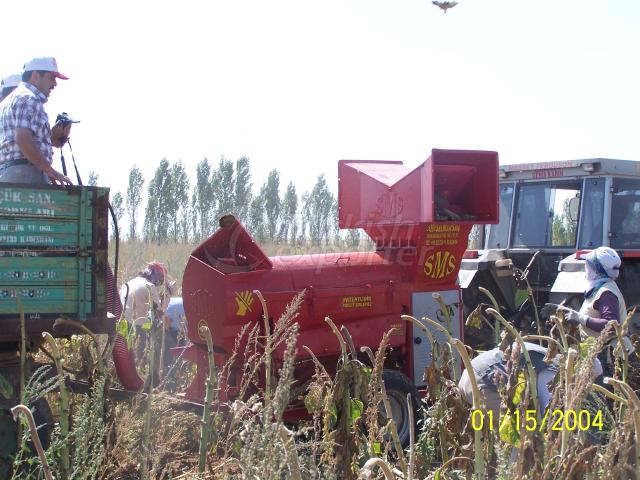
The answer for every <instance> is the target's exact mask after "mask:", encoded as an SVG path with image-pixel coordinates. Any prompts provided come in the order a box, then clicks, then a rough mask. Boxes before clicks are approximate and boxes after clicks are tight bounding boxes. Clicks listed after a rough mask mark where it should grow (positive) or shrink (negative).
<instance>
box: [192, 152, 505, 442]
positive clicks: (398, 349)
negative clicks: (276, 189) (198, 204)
mask: <svg viewBox="0 0 640 480" xmlns="http://www.w3.org/2000/svg"><path fill="white" fill-rule="evenodd" d="M338 169H339V170H338V171H339V193H338V201H339V221H340V228H362V229H364V231H365V232H366V233H367V234H368V235H369V236H370V237H371V239H372V240H373V241H374V242H375V245H376V249H375V251H372V252H355V253H330V254H322V255H299V256H281V257H271V258H269V257H267V256H266V255H265V254H264V252H263V251H262V249H261V248H260V247H259V246H258V244H257V243H256V242H255V240H253V238H252V237H251V235H249V233H248V232H247V231H246V230H245V228H244V227H243V226H242V225H241V224H240V223H239V222H238V221H237V220H236V219H235V218H234V217H232V216H230V215H229V216H226V217H223V218H222V219H221V220H220V228H219V229H218V230H217V231H216V232H215V233H214V234H213V235H212V236H211V237H209V238H208V239H207V240H206V241H204V242H203V243H202V244H201V245H199V246H198V247H197V248H196V249H195V250H194V251H193V253H192V254H191V257H190V258H189V261H188V263H187V266H186V269H185V272H184V277H183V302H184V307H185V313H186V316H187V321H188V335H189V338H190V339H191V341H192V342H193V344H192V345H191V346H189V347H187V350H186V351H185V352H184V356H183V358H186V359H188V360H191V361H193V362H196V363H197V374H196V376H195V378H194V380H193V383H192V384H191V385H190V387H189V388H188V390H187V392H186V396H187V398H189V399H191V400H195V401H198V402H202V401H203V400H204V394H205V379H206V377H207V374H208V363H207V353H206V352H207V350H206V342H205V340H204V339H203V338H202V337H201V336H200V335H199V334H198V326H199V325H201V324H202V323H206V325H207V326H208V327H209V328H210V330H211V332H212V333H213V339H214V344H215V348H216V363H218V364H219V366H221V365H222V364H223V362H224V361H225V360H226V359H228V357H229V356H230V355H231V353H232V350H233V347H234V342H235V340H236V338H237V335H238V333H239V332H240V330H241V328H242V327H243V326H244V325H245V324H247V323H253V322H259V323H260V324H261V323H262V320H261V319H262V308H261V304H260V302H259V301H258V299H257V298H256V296H255V295H254V294H253V291H254V290H260V292H261V293H262V294H263V295H264V298H265V300H266V302H267V305H268V308H269V315H271V316H272V319H271V321H272V322H273V321H275V320H277V319H278V318H279V317H280V315H281V314H282V313H283V311H284V309H285V307H286V305H287V304H288V303H289V302H290V301H291V300H292V298H293V297H294V296H295V295H296V294H297V293H298V292H300V291H302V290H306V295H305V297H304V303H303V304H302V307H301V309H300V312H299V316H298V318H297V322H298V323H299V325H300V335H299V339H298V345H299V346H302V345H307V346H308V347H310V348H311V350H312V351H313V352H314V353H315V355H316V356H317V357H318V359H320V361H321V362H323V363H324V364H325V365H326V367H327V368H328V369H330V368H331V367H332V366H335V364H336V360H337V358H338V356H339V354H340V349H339V345H338V343H337V341H336V338H335V336H334V335H333V333H332V332H331V329H330V328H329V326H328V325H327V324H326V322H325V321H324V319H325V317H326V316H329V317H331V319H332V320H333V321H334V322H335V323H336V325H337V326H338V327H340V325H343V324H344V325H345V326H346V327H347V328H348V329H349V332H350V333H351V335H352V337H353V341H354V343H355V345H356V347H357V348H359V347H360V346H363V345H367V346H369V347H371V348H372V349H374V350H375V348H376V347H377V346H378V345H379V343H380V340H381V338H382V335H383V333H384V332H386V331H388V330H390V329H391V328H395V329H396V330H395V334H394V335H393V336H392V337H391V347H393V349H392V353H391V355H390V356H389V358H388V360H387V364H386V368H388V372H387V378H388V381H387V382H386V383H387V392H388V394H389V397H390V400H392V403H396V404H397V408H398V409H399V410H400V411H401V410H402V405H403V404H404V403H405V402H404V398H405V397H406V392H407V391H414V392H415V389H416V386H417V387H421V386H423V385H424V381H423V380H422V376H423V372H424V368H425V367H426V366H427V365H428V364H429V363H430V355H429V351H430V349H431V347H430V344H429V341H428V340H427V339H426V338H425V336H424V333H423V332H421V331H420V330H419V329H416V328H414V327H413V326H412V325H411V324H408V323H407V322H405V321H403V320H402V319H401V315H403V314H410V315H413V316H414V317H416V318H418V319H420V318H421V317H423V316H428V317H429V318H431V319H434V320H439V321H442V322H443V325H445V326H446V323H444V322H445V320H444V316H443V315H442V312H441V311H440V306H439V304H438V303H437V302H436V300H434V298H433V293H434V292H439V293H440V294H441V295H442V297H443V299H444V301H445V302H446V303H447V304H449V305H451V306H452V308H451V313H452V317H453V318H454V321H453V322H452V323H453V325H452V330H453V331H452V332H451V333H452V334H453V335H454V336H456V337H461V336H462V319H461V300H460V290H459V288H458V286H457V285H456V279H457V275H458V270H459V268H460V261H461V259H462V256H463V253H464V251H465V249H466V248H467V238H468V235H469V231H470V229H471V227H472V225H473V224H476V223H497V222H498V155H497V153H495V152H486V151H460V150H433V151H432V154H431V156H430V157H429V158H428V159H427V160H426V161H425V162H424V163H423V164H422V165H420V166H419V167H418V168H416V169H415V170H413V171H409V170H408V169H406V168H405V167H404V166H403V165H402V162H398V161H363V160H354V161H351V160H342V161H340V162H339V165H338ZM434 334H435V336H436V338H441V335H440V334H437V333H436V332H434ZM282 354H283V351H278V352H275V354H274V357H275V358H274V369H277V368H278V361H280V360H282ZM297 354H298V359H299V360H301V362H300V364H301V365H302V367H301V368H300V370H299V371H298V372H296V378H299V379H301V380H303V379H305V378H310V375H311V374H312V372H313V366H312V364H311V362H304V359H305V358H306V356H307V355H308V354H307V352H306V351H304V350H303V349H302V348H299V349H298V352H297ZM304 365H307V370H305V367H304ZM232 378H233V376H232ZM232 381H233V380H232ZM224 387H226V388H223V390H222V391H221V394H222V395H223V397H222V400H223V401H224V400H226V399H228V398H229V397H233V393H234V387H235V385H227V386H224ZM225 396H226V397H227V398H225ZM394 400H396V402H393V401H394ZM394 410H395V409H394ZM400 413H402V411H401V412H400ZM394 416H395V415H394ZM405 423H406V422H405ZM400 425H402V420H400V422H399V430H404V429H403V428H402V427H401V426H400Z"/></svg>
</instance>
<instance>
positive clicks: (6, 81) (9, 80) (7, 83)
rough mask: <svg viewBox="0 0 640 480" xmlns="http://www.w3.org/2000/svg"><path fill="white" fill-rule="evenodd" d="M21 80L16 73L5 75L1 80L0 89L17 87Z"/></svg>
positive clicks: (20, 76)
mask: <svg viewBox="0 0 640 480" xmlns="http://www.w3.org/2000/svg"><path fill="white" fill-rule="evenodd" d="M21 80H22V75H19V74H17V73H14V74H12V75H7V76H6V77H3V78H2V81H1V82H0V83H1V85H0V88H9V87H17V86H18V85H20V81H21Z"/></svg>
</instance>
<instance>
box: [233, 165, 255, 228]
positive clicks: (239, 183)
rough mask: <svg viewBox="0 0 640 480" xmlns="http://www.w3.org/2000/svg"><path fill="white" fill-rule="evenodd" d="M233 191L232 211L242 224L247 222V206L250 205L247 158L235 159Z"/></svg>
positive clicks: (249, 174) (249, 173) (249, 177)
mask: <svg viewBox="0 0 640 480" xmlns="http://www.w3.org/2000/svg"><path fill="white" fill-rule="evenodd" d="M234 186H235V191H234V197H233V212H234V214H235V216H236V218H237V219H238V220H239V221H240V222H242V223H243V224H245V223H247V220H248V216H249V207H250V206H251V171H250V167H249V158H247V157H240V158H239V159H238V160H236V177H235V185H234Z"/></svg>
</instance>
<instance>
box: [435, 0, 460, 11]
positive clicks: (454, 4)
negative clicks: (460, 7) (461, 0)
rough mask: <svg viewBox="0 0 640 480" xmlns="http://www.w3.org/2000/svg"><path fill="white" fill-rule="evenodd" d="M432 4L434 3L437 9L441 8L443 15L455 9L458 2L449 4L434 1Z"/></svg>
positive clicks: (447, 2) (437, 0)
mask: <svg viewBox="0 0 640 480" xmlns="http://www.w3.org/2000/svg"><path fill="white" fill-rule="evenodd" d="M431 3H433V4H434V5H435V6H436V7H438V8H441V9H442V12H443V13H447V10H449V9H450V8H453V7H455V6H456V5H457V4H458V2H453V1H452V2H449V1H444V2H443V1H440V0H432V1H431Z"/></svg>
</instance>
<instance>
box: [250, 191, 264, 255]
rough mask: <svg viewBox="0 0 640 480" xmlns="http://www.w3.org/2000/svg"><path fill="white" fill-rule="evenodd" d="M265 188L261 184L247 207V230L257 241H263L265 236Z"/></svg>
mask: <svg viewBox="0 0 640 480" xmlns="http://www.w3.org/2000/svg"><path fill="white" fill-rule="evenodd" d="M265 188H266V186H265V185H263V186H262V188H261V189H260V193H259V194H258V195H256V196H255V197H253V200H251V207H250V208H249V227H248V230H249V232H251V235H253V238H255V239H256V240H257V241H258V242H259V243H261V242H264V240H265V238H266V228H265V215H264V204H265Z"/></svg>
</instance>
